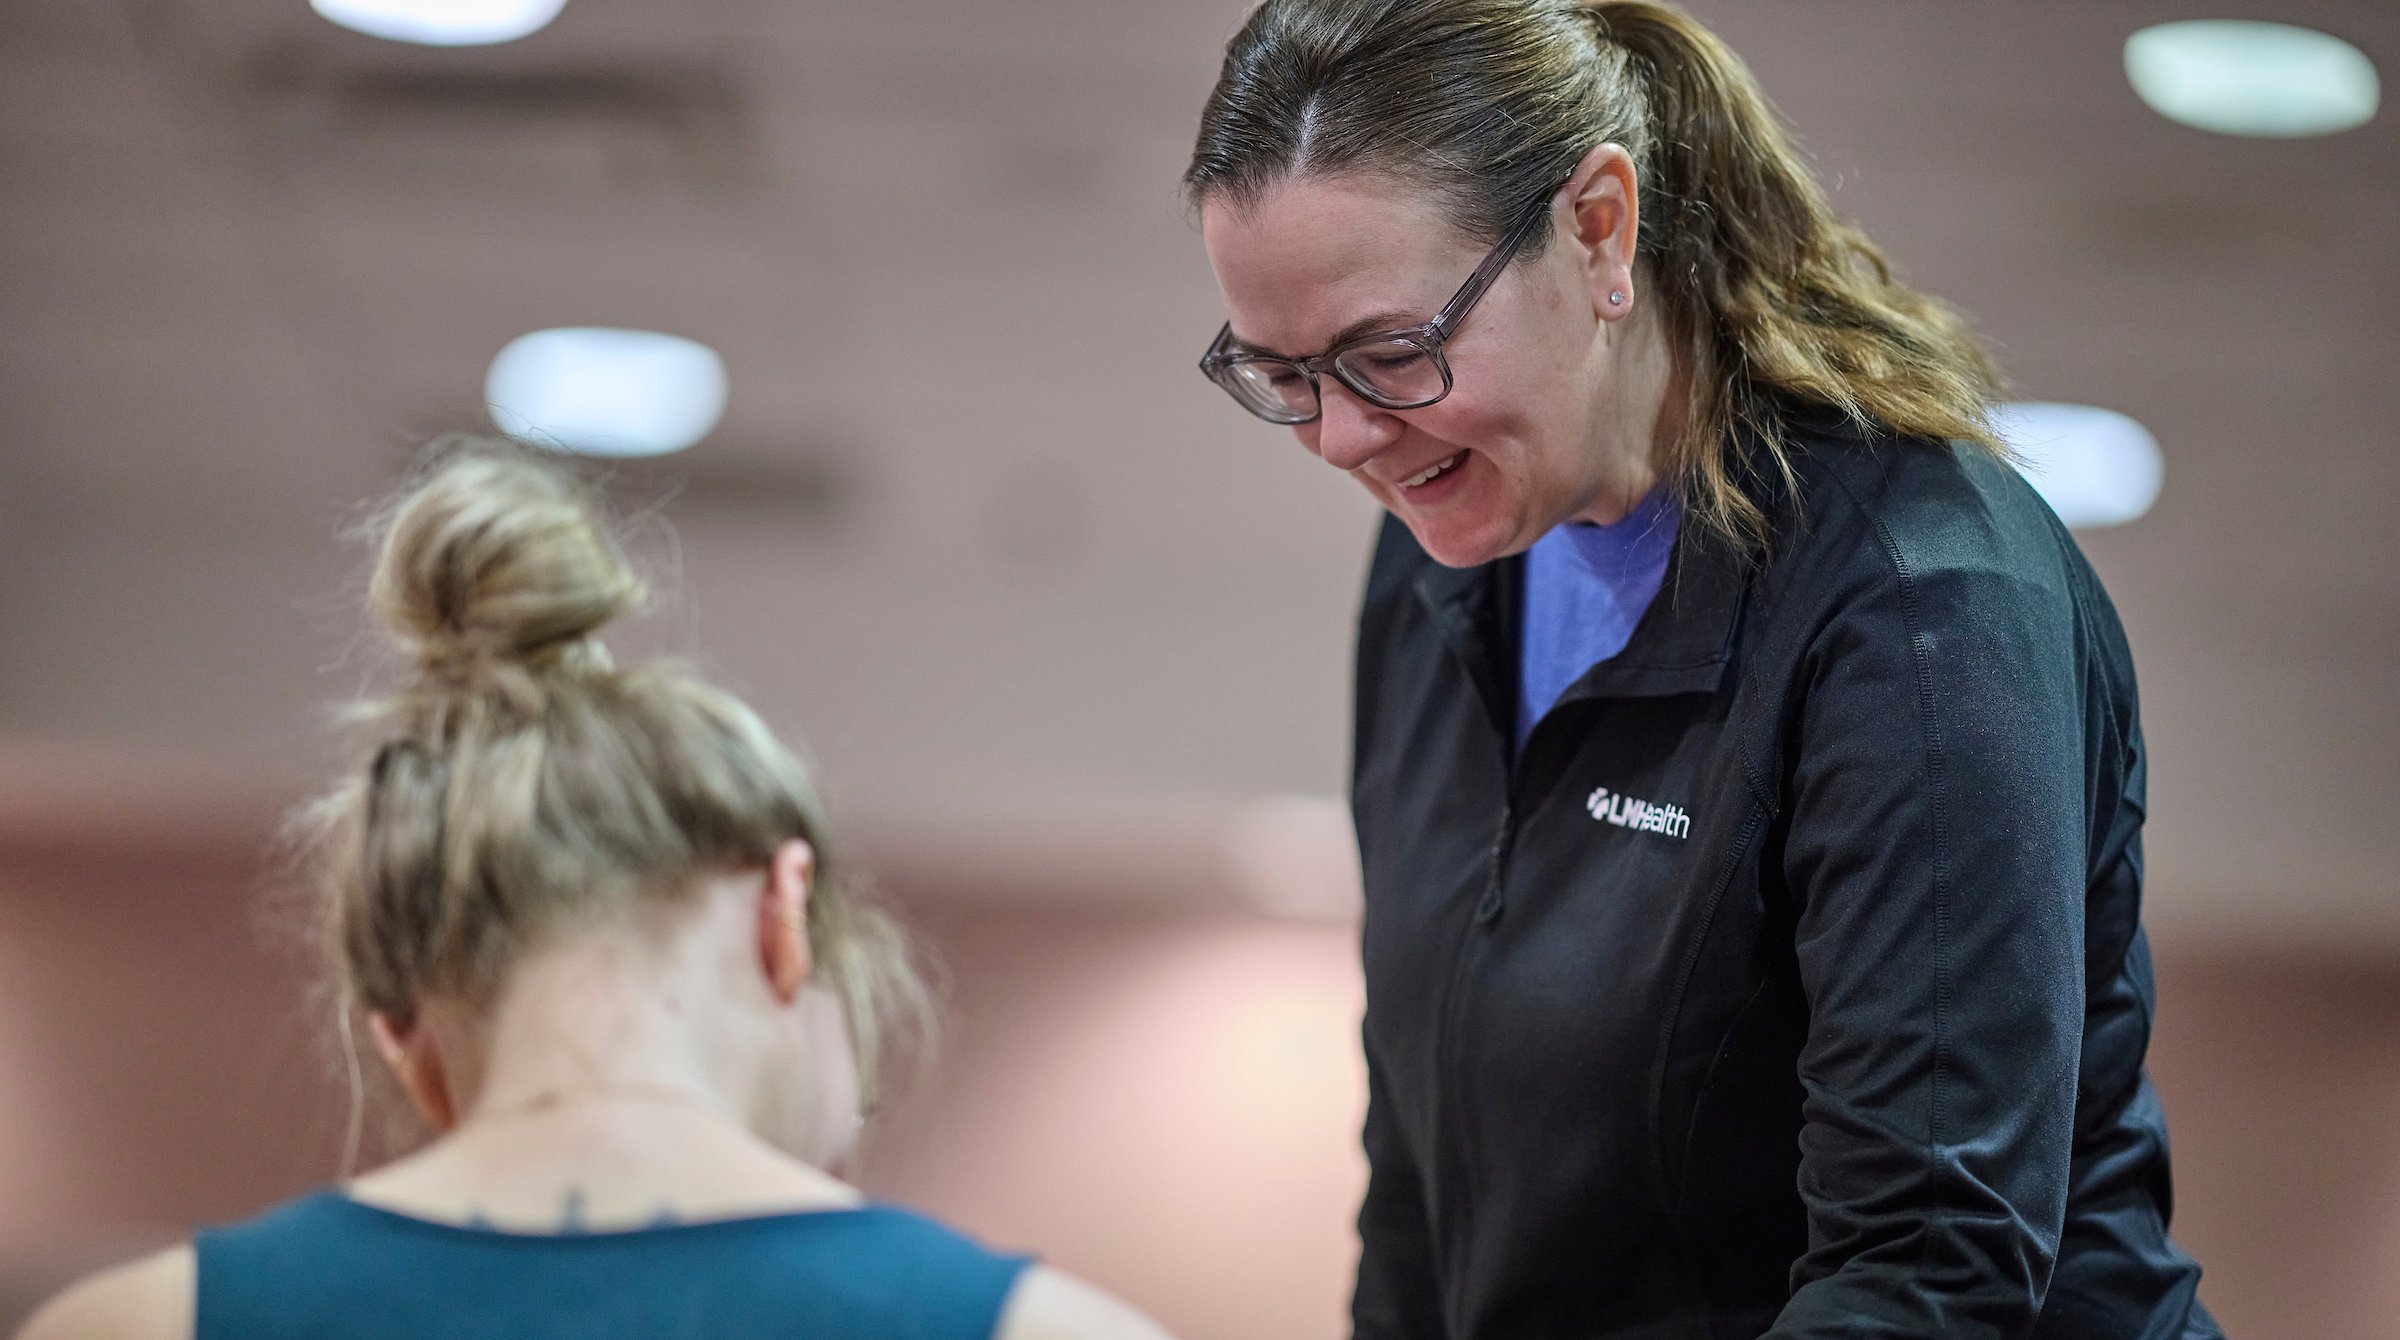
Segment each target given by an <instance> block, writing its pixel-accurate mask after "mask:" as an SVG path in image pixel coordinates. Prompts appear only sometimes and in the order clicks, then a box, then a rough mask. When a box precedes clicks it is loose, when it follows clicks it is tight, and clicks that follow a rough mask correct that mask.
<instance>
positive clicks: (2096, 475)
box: [1992, 400, 2166, 530]
mask: <svg viewBox="0 0 2400 1340" xmlns="http://www.w3.org/2000/svg"><path fill="white" fill-rule="evenodd" d="M1992 428H1993V430H1994V431H1996V432H1997V433H1999V435H2000V440H2001V441H2003V442H2006V443H2007V444H2008V445H2009V448H2010V449H2011V450H2013V451H2014V452H2016V454H2017V468H2018V469H2019V470H2020V471H2022V472H2023V473H2024V475H2025V477H2026V479H2028V480H2030V481H2032V483H2033V487H2034V489H2035V491H2037V492H2039V493H2040V494H2041V495H2042V498H2043V500H2044V501H2046V502H2048V503H2049V504H2050V510H2051V511H2054V512H2056V513H2058V519H2059V520H2061V521H2064V522H2066V523H2067V524H2068V525H2069V526H2072V527H2075V528H2076V529H2079V530H2092V529H2097V528H2099V527H2102V526H2121V525H2124V524H2125V523H2126V522H2128V521H2132V520H2134V519H2135V518H2137V517H2139V516H2141V515H2142V514H2143V513H2145V512H2147V511H2149V510H2150V505H2151V504H2152V503H2155V502H2157V501H2158V491H2159V489H2160V488H2161V487H2162V486H2163V485H2164V484H2165V482H2166V462H2165V460H2164V459H2163V458H2162V457H2161V456H2160V455H2159V452H2158V440H2157V439H2156V438H2154V437H2152V436H2151V435H2150V430H2149V429H2147V428H2144V427H2142V426H2141V425H2140V424H2139V423H2136V422H2135V421H2134V420H2132V419H2130V418H2128V417H2126V416H2125V415H2122V414H2119V413H2117V412H2116V411H2115V410H2112V409H2100V408H2098V407H2096V406H2092V405H2061V404H2054V403H2051V402H2048V401H2039V400H2031V401H2017V402H2015V403H2011V404H2005V405H1995V406H1993V408H1992Z"/></svg>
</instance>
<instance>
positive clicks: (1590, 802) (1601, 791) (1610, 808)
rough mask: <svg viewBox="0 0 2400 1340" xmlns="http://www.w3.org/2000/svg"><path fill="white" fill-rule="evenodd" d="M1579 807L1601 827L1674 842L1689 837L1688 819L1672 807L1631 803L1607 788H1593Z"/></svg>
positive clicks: (1678, 809) (1636, 801) (1648, 803)
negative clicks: (1661, 836) (1655, 835)
mask: <svg viewBox="0 0 2400 1340" xmlns="http://www.w3.org/2000/svg"><path fill="white" fill-rule="evenodd" d="M1583 807H1584V808H1585V809H1587V810H1590V811H1591V812H1592V817H1593V818H1595V819H1598V820H1599V821H1601V822H1602V823H1610V824H1615V825H1616V826H1617V827H1619V828H1633V829H1639V830H1640V831H1642V832H1644V833H1662V834H1665V835H1666V836H1668V837H1671V838H1673V839H1675V840H1676V841H1678V842H1681V841H1683V840H1684V839H1685V838H1687V837H1690V836H1691V833H1692V816H1691V815H1689V814H1686V813H1685V812H1684V811H1683V810H1682V809H1680V808H1678V807H1676V806H1674V805H1653V804H1651V803H1650V802H1649V801H1647V800H1635V799H1634V798H1633V797H1631V796H1628V795H1623V794H1621V793H1616V792H1611V791H1610V790H1609V789H1608V788H1607V787H1605V786H1601V787H1594V788H1593V789H1592V794H1591V795H1589V796H1588V797H1586V798H1585V799H1584V802H1583Z"/></svg>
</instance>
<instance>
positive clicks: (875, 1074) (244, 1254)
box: [21, 445, 1165, 1340]
mask: <svg viewBox="0 0 2400 1340" xmlns="http://www.w3.org/2000/svg"><path fill="white" fill-rule="evenodd" d="M382 549H383V552H382V556H381V560H380V562H379V564H378V566H377V569H376V573H375V578H374V586H373V599H374V604H375V607H376V610H377V612H378V613H379V614H380V615H381V616H382V618H383V620H384V621H385V623H386V624H387V625H388V626H389V627H390V629H391V631H392V633H393V635H394V637H395V638H396V640H397V641H398V642H399V644H400V646H401V648H402V649H403V650H404V651H405V653H406V654H407V655H408V657H409V659H410V660H411V661H412V662H413V670H412V673H411V674H410V675H409V677H408V679H407V682H406V683H405V685H404V686H403V687H402V689H401V690H400V692H399V693H398V694H397V695H396V696H395V697H393V698H391V699H389V700H388V701H385V702H383V703H380V704H377V705H375V706H374V707H373V708H372V709H371V710H370V711H369V713H368V714H367V716H366V724H367V726H368V729H369V732H370V734H369V737H368V747H367V749H366V750H365V751H364V756H363V757H362V758H361V759H360V760H359V763H358V765H357V766H356V767H355V768H354V769H353V770H352V771H351V773H350V775H348V776H347V777H345V778H344V779H343V780H342V781H341V782H340V783H339V785H337V786H336V787H335V788H334V789H333V790H332V791H331V792H330V793H328V794H327V795H326V796H325V798H324V799H323V800H322V801H321V802H319V804H318V805H317V806H316V808H315V809H314V811H313V812H312V815H311V819H312V822H311V823H310V824H309V825H308V831H309V832H310V833H311V834H312V835H313V836H312V839H311V841H310V843H309V851H310V853H311V855H312V856H313V858H314V861H313V865H314V879H313V883H314V885H315V892H316V893H317V894H318V895H319V899H318V903H319V908H320V911H321V920H322V926H321V930H322V934H323V937H324V943H325V947H326V949H327V951H328V957H329V959H330V960H331V963H332V965H333V975H334V978H335V984H336V985H337V986H338V988H339V998H340V1000H341V1003H342V1008H343V1009H344V1010H345V1011H347V1012H349V1013H350V1014H355V1015H356V1016H357V1017H359V1018H360V1019H361V1020H363V1022H364V1029H363V1030H362V1031H365V1032H369V1033H371V1034H372V1035H373V1037H374V1040H375V1045H376V1048H377V1050H378V1051H380V1052H381V1054H382V1057H383V1060H384V1062H385V1064H386V1065H387V1066H388V1067H389V1069H390V1071H391V1073H392V1075H393V1076H394V1077H396V1078H397V1080H398V1081H399V1085H400V1087H401V1088H403V1089H405V1090H406V1092H407V1095H408V1097H409V1099H410V1100H411V1102H412V1104H413V1106H414V1107H415V1109H416V1111H417V1112H418V1113H419V1114H420V1115H422V1116H423V1118H424V1119H425V1121H426V1122H427V1123H428V1124H429V1125H430V1126H431V1127H432V1129H433V1131H434V1132H435V1133H436V1135H437V1138H436V1139H434V1141H433V1142H432V1143H431V1144H430V1145H428V1146H426V1147H425V1148H424V1149H422V1150H420V1151H419V1152H417V1153H415V1154H413V1155H410V1156H409V1157H406V1158H403V1159H401V1160H399V1161H398V1162H395V1163H392V1164H389V1165H387V1166H385V1167H382V1168H379V1169H376V1170H375V1171H373V1172H370V1173H368V1174H366V1175H365V1176H362V1177H359V1178H356V1179H354V1180H352V1181H350V1182H349V1183H348V1184H347V1185H345V1186H342V1187H341V1188H339V1189H335V1190H326V1191H321V1192H318V1193H316V1194H314V1195H310V1196H306V1197H303V1198H301V1199H299V1200H297V1201H294V1202H291V1203H290V1204H287V1205H284V1206H282V1207H279V1208H277V1209H274V1210H272V1211H269V1212H268V1213H267V1214H265V1215H263V1216H261V1217H259V1218H256V1219H253V1220H250V1221H249V1222H247V1223H241V1224H235V1225H231V1226H229V1227H224V1228H217V1229H211V1230H207V1231H204V1232H202V1233H200V1234H199V1235H198V1237H197V1238H196V1239H195V1240H194V1241H193V1242H192V1243H191V1244H189V1245H187V1246H183V1247H178V1248H176V1249H174V1250H172V1251H168V1252H164V1253H161V1254H159V1255H157V1256H154V1257H151V1258H149V1259H148V1260H144V1261H140V1262H137V1263H135V1264H133V1265H130V1266H126V1267H122V1268H120V1269H118V1270H115V1271H112V1272H110V1273H108V1274H105V1275H102V1276H99V1277H97V1278H96V1279H94V1280H92V1281H89V1282H87V1283H84V1284H82V1285H79V1286H77V1287H76V1288H74V1289H72V1290H70V1291H69V1292H67V1293H66V1294H64V1295H62V1296H61V1297H60V1298H59V1299H57V1300H55V1301H54V1302H52V1303H51V1304H50V1306H48V1307H47V1308H45V1309H44V1310H43V1311H42V1312H41V1313H39V1314H37V1315H36V1316H35V1317H34V1319H33V1320H32V1321H31V1322H29V1323H28V1324H27V1327H26V1329H25V1330H24V1331H23V1332H22V1333H21V1334H22V1337H23V1340H78V1338H83V1340H100V1338H101V1337H107V1338H109V1340H145V1338H148V1337H155V1338H156V1340H189V1338H191V1337H197V1340H233V1338H234V1337H240V1340H277V1338H278V1337H294V1338H295V1340H297V1338H299V1337H312V1338H322V1337H331V1336H343V1337H353V1338H355V1340H433V1338H435V1337H439V1340H476V1338H477V1337H493V1338H494V1340H499V1338H500V1337H506V1340H539V1338H541V1337H560V1338H561V1340H564V1338H565V1337H574V1338H575V1340H597V1338H599V1337H659V1338H661V1340H663V1338H665V1337H693V1338H694V1340H699V1338H700V1337H706V1338H707V1340H743V1337H758V1338H759V1340H767V1337H791V1336H808V1337H821V1338H822V1340H843V1338H855V1340H868V1338H869V1337H872V1338H873V1340H885V1338H886V1337H911V1338H912V1340H986V1337H995V1336H996V1337H1000V1340H1165V1338H1164V1335H1163V1333H1162V1332H1160V1331H1159V1330H1158V1329H1157V1328H1156V1327H1155V1326H1153V1325H1152V1324H1151V1323H1149V1322H1148V1321H1147V1320H1145V1319H1144V1318H1142V1317H1141V1316H1139V1315H1138V1314H1136V1313H1135V1312H1133V1311H1132V1310H1131V1309H1129V1308H1127V1307H1126V1306H1125V1305H1124V1304H1122V1303H1119V1302H1117V1301H1115V1300H1114V1299H1111V1298H1109V1297H1107V1296H1106V1295H1103V1294H1101V1293H1099V1292H1098V1291H1096V1290H1094V1289H1092V1288H1091V1287H1089V1286H1088V1285H1084V1284H1081V1283H1079V1282H1077V1281H1075V1280H1074V1279H1072V1278H1070V1277H1068V1276H1066V1275H1064V1274H1061V1273H1060V1272H1058V1271H1055V1270H1051V1269H1049V1268H1046V1267H1042V1266H1038V1265H1032V1264H1030V1263H1028V1262H1027V1261H1026V1260H1025V1259H1024V1258H1022V1257H1016V1256H1004V1255H1000V1254H997V1253H994V1252H992V1251H989V1250H987V1249H985V1248H983V1247H981V1246H979V1245H977V1244H976V1243H974V1242H971V1241H969V1240H967V1239H966V1238H964V1237H962V1236H960V1235H959V1234H957V1233H955V1232H952V1231H951V1230H949V1229H947V1228H944V1227H942V1226H941V1225H939V1224H936V1223H934V1222H932V1221H931V1220H928V1219H925V1218H922V1217H920V1216H917V1215H914V1214H910V1213H908V1212H906V1211H903V1210H899V1209H896V1208H893V1207H890V1206H885V1205H878V1204H874V1203H871V1202H868V1201H866V1200H865V1199H864V1198H862V1197H861V1195H860V1194H859V1192H858V1191H856V1190H855V1189H853V1188H852V1187H850V1186H848V1185H846V1184H845V1183H843V1182H841V1181H839V1180H837V1179H836V1178H835V1177H834V1176H833V1175H832V1174H831V1173H829V1172H828V1171H827V1169H830V1168H833V1167H836V1166H838V1165H839V1164H840V1163H841V1162H842V1161H843V1160H844V1159H845V1157H846V1156H847V1154H848V1153H849V1150H850V1147H851V1145H852V1144H853V1142H854V1141H855V1140H856V1138H857V1136H858V1134H859V1131H860V1128H861V1126H862V1125H863V1124H864V1123H863V1117H862V1115H861V1114H862V1113H863V1112H865V1111H868V1110H871V1108H872V1107H873V1104H874V1100H875V1095H876V1093H877V1090H878V1088H879V1076H880V1073H881V1065H880V1061H881V1059H882V1057H881V1053H882V1051H883V1047H882V1045H881V1044H882V1043H883V1041H884V1040H885V1039H886V1038H887V1037H889V1036H890V1035H891V1034H892V1033H893V1032H894V1031H895V1030H896V1029H897V1028H899V1027H900V1026H902V1025H906V1024H908V1023H910V1022H911V1021H912V1020H916V1019H921V1017H922V1016H923V1014H924V1013H925V993H924V988H923V986H922V984H921V982H920V980H919V978H918V977H917V975H916V973H915V971H914V970H913V969H912V967H911V966H910V961H909V956H908V954H907V952H906V950H905V948H904V946H903V944H902V942H901V940H900V938H899V934H898V932H897V930H896V929H895V928H894V926H893V925H892V923H891V922H890V921H889V920H887V919H886V918H885V917H884V916H883V914H882V913H880V912H879V911H878V910H877V909H876V907H875V906H874V905H873V904H872V903H870V902H868V901H865V900H864V899H863V898H862V896H861V895H860V892H859V891H858V889H857V888H856V887H855V886H853V885H852V884H850V883H849V882H847V879H846V868H845V867H844V866H843V865H842V864H840V862H839V861H837V860H836V859H835V855H834V853H833V852H832V851H831V850H829V849H828V847H827V845H826V828H825V820H824V815H823V812H822V809H821V807H820V805H819V803H818V800H817V793H816V788H815V786H814V784H813V783H812V782H811V780H810V778H809V776H808V773H807V771H806V770H805V769H804V768H803V767H802V766H801V764H800V762H799V760H798V759H797V758H796V757H795V756H794V755H793V754H792V752H791V751H790V750H789V749H787V748H785V747H784V745H783V744H782V743H781V742H780V741H778V740H777V739H776V738H775V736H774V735H773V734H772V733H771V732H770V731H769V730H768V729H767V727H766V726H765V725H764V724H763V723H762V722H760V720H759V719H758V717H757V716H755V715H753V714H752V713H751V711H750V709H749V708H747V707H746V706H744V705H743V704H742V703H741V702H739V701H738V700H736V699H734V698H732V697H730V696H728V695H727V694H725V693H723V692H721V691H720V690H718V689H716V688H714V687H712V686H710V685H708V684H706V683H703V682H702V681H701V680H699V679H698V678H696V677H694V676H692V675H691V674H689V673H687V672H685V671H682V670H678V669H675V668H672V667H667V666H639V667H630V668H624V669H620V668H617V667H616V666H614V665H613V664H611V662H610V660H609V658H608V656H607V655H606V654H605V653H604V652H603V651H602V650H601V647H600V644H599V643H598V642H597V641H596V640H595V637H596V634H597V633H598V631H599V630H600V628H601V627H602V626H603V625H604V624H606V623H608V622H609V621H610V620H612V619H614V618H616V617H617V616H619V615H621V614H623V613H625V612H627V611H628V610H630V609H631V608H632V607H633V606H634V605H635V604H636V603H638V601H639V599H640V592H641V588H640V586H639V584H638V583H637V582H636V581H635V579H634V577H633V575H632V573H631V572H630V571H629V570H628V568H627V567H626V565H625V561H624V559H623V557H622V556H621V555H620V553H619V551H618V549H617V547H616V545H615V544H614V543H613V542H612V541H611V540H610V538H609V537H608V535H607V533H606V531H605V530H603V529H602V527H601V526H600V524H599V522H598V521H597V519H596V517H595V514H594V513H593V511H592V510H591V509H590V507H589V505H588V504H587V500H586V498H585V496H584V493H583V491H582V490H581V489H580V488H579V487H578V486H577V485H576V483H575V482H574V481H573V480H572V479H571V478H570V477H568V476H566V475H564V474H562V473H560V472H559V471H558V469H557V468H556V467H554V466H553V465H551V464H548V463H545V462H543V461H541V460H538V459H536V458H535V457H533V456H531V455H530V454H528V453H524V452H521V451H517V450H514V449H508V448H499V447H476V446H473V445H469V446H468V447H467V448H465V449H464V450H461V451H458V452H454V453H452V454H451V455H450V456H449V458H448V459H446V460H443V461H441V462H440V463H439V464H438V465H437V467H436V468H434V469H432V470H431V471H430V472H429V473H428V474H427V475H426V476H425V477H424V478H423V479H422V480H421V481H420V483H419V484H418V486H417V487H416V488H415V489H413V490H412V491H410V492H409V493H408V494H407V495H405V496H404V497H403V498H402V499H401V501H400V502H399V503H398V504H397V506H396V507H395V508H394V509H393V510H391V511H390V512H389V513H387V516H386V521H385V524H384V526H383V546H382Z"/></svg>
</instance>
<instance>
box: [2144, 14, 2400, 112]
mask: <svg viewBox="0 0 2400 1340" xmlns="http://www.w3.org/2000/svg"><path fill="white" fill-rule="evenodd" d="M2125 77H2126V78H2127V79H2130V80H2131V81H2132V82H2133V89H2134V92H2136V93H2139V94H2140V95H2141V97H2142V101H2144V102H2146V103H2148V104H2150V107H2151V109H2152V110H2154V111H2156V112H2157V113H2158V114H2159V115H2161V116H2164V117H2166V118H2167V119H2168V120H2170V121H2179V122H2182V123H2183V124H2184V125H2187V126H2196V127H2198V128H2199V129H2202V130H2213V131H2215V132H2217V133H2218V134H2221V135H2253V136H2267V137H2285V138H2288V137H2293V136H2301V135H2331V134H2335V133H2337V132H2340V131H2344V130H2350V129H2353V128H2355V127H2358V126H2363V125H2365V124H2366V123H2367V122H2368V121H2370V120H2372V119H2374V116H2375V109H2376V106H2377V105H2378V103H2379V102H2380V101H2381V98H2382V87H2381V84H2380V82H2379V81H2378V80H2377V78H2376V75H2375V63H2374V62H2373V61H2371V60H2369V59H2367V55H2366V53H2365V52H2363V51H2360V50H2359V49H2358V48H2357V47H2354V46H2352V45H2350V44H2349V43H2348V42H2345V41H2343V40H2342V39H2340V38H2338V37H2335V36H2334V35H2333V34H2331V33H2322V32H2318V31H2317V30H2315V29H2313V28H2300V27H2295V26H2293V25H2291V24H2288V23H2258V22H2251V21H2247V20H2237V19H2197V20H2191V21H2187V22H2182V23H2162V24H2159V25H2157V26H2156V27H2151V28H2144V29H2142V30H2141V31H2140V32H2137V33H2135V34H2133V35H2132V36H2131V37H2128V38H2126V39H2125Z"/></svg>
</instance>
